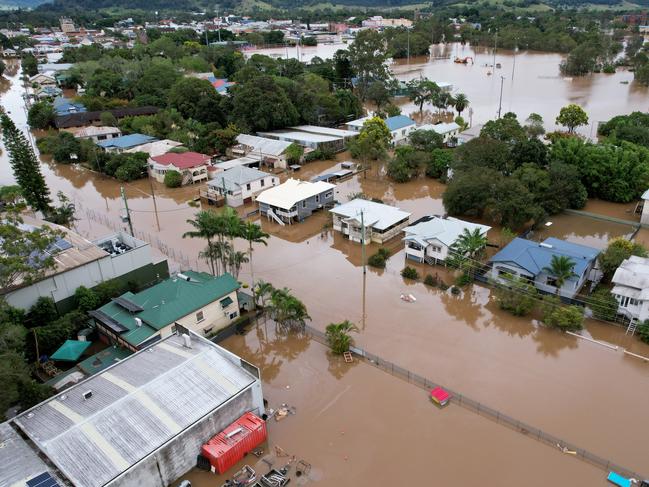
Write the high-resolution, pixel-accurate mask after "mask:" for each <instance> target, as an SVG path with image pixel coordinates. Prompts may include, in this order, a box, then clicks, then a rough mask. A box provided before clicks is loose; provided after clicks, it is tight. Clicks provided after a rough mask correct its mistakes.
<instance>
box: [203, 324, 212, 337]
mask: <svg viewBox="0 0 649 487" xmlns="http://www.w3.org/2000/svg"><path fill="white" fill-rule="evenodd" d="M212 328H214V327H213V326H208V327H207V328H203V333H205V334H206V335H207V334H208V333H209V332H211V331H212Z"/></svg>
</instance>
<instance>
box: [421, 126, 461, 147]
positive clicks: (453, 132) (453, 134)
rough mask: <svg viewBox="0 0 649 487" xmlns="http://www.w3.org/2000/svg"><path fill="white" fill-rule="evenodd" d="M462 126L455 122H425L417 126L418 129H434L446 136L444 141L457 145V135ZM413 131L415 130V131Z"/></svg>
mask: <svg viewBox="0 0 649 487" xmlns="http://www.w3.org/2000/svg"><path fill="white" fill-rule="evenodd" d="M460 128H461V127H460V126H459V125H458V124H456V123H455V122H451V123H436V124H425V125H420V126H419V127H417V128H416V129H415V130H414V131H416V130H432V131H434V132H436V133H438V134H439V135H441V136H442V137H443V138H444V143H445V144H447V145H455V141H457V136H458V134H459V133H460ZM414 131H413V132H414Z"/></svg>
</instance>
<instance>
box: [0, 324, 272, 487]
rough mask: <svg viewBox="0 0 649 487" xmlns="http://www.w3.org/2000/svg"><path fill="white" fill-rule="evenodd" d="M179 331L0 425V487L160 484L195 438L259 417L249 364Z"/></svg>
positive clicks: (188, 456) (180, 466) (176, 472)
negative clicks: (244, 418)
mask: <svg viewBox="0 0 649 487" xmlns="http://www.w3.org/2000/svg"><path fill="white" fill-rule="evenodd" d="M180 332H182V333H183V334H182V335H181V334H173V335H170V336H168V337H166V338H164V339H162V340H160V341H158V342H156V343H155V344H153V345H152V346H151V347H149V348H148V349H147V350H143V351H141V352H139V353H135V354H133V355H131V356H130V357H126V358H123V359H122V360H120V361H119V362H117V363H115V364H113V365H112V366H110V367H108V368H106V369H104V370H103V371H101V372H99V373H97V374H95V375H93V376H92V377H90V378H89V379H87V380H84V381H83V382H80V383H78V384H76V385H74V386H72V387H70V388H69V389H66V390H64V391H63V392H61V393H59V394H57V395H55V396H53V397H51V398H49V399H47V400H46V401H44V402H42V403H40V404H38V405H37V406H35V407H33V408H32V409H30V410H28V411H25V412H23V413H22V414H20V415H18V416H16V417H15V418H13V419H12V420H10V421H9V422H7V423H3V424H0V439H2V441H3V444H4V445H8V446H10V447H9V448H2V449H0V461H1V462H2V469H1V470H0V484H2V485H8V486H9V485H11V486H28V487H45V486H54V485H75V486H83V487H103V486H107V487H130V486H133V485H139V486H145V487H167V486H168V485H170V484H172V483H173V482H175V481H176V480H178V479H179V478H180V477H181V476H182V475H184V474H185V473H187V472H188V471H189V470H190V469H192V468H193V467H194V466H195V465H196V456H197V454H198V453H199V452H200V450H201V445H202V444H203V443H205V441H207V440H208V439H210V438H211V437H213V436H214V435H216V434H217V433H219V432H220V431H222V430H223V429H225V428H226V427H227V426H229V425H230V424H232V423H233V422H234V421H236V420H237V419H238V418H240V417H241V416H242V415H244V414H245V413H247V412H252V413H254V414H256V415H258V416H263V415H264V413H265V409H264V402H263V394H262V388H261V380H260V374H259V370H258V369H257V367H255V366H254V365H251V364H249V363H248V362H245V361H244V360H242V359H241V358H239V357H237V356H236V355H234V354H233V353H231V352H229V351H227V350H225V349H224V348H221V347H220V346H218V345H215V344H214V343H212V342H210V341H209V340H206V339H204V338H202V337H200V336H199V335H197V334H195V333H193V332H191V331H185V330H182V329H181V328H180V327H179V329H178V333H180ZM56 481H58V484H55V483H54V482H56Z"/></svg>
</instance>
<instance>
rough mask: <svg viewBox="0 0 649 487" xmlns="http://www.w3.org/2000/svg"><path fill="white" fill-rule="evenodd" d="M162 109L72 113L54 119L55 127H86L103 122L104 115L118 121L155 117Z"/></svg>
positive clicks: (119, 109)
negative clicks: (107, 114) (139, 117)
mask: <svg viewBox="0 0 649 487" xmlns="http://www.w3.org/2000/svg"><path fill="white" fill-rule="evenodd" d="M159 110H160V109H159V108H158V107H132V108H131V107H126V108H115V109H113V110H97V111H93V112H83V113H71V114H69V115H59V116H57V117H56V118H55V119H54V125H55V126H56V128H57V129H63V128H70V127H85V126H87V125H92V124H94V123H98V122H101V116H102V114H104V113H107V112H108V113H110V114H112V115H113V116H114V117H115V118H116V119H118V120H119V119H122V118H124V117H138V116H141V115H155V114H156V113H158V111H159Z"/></svg>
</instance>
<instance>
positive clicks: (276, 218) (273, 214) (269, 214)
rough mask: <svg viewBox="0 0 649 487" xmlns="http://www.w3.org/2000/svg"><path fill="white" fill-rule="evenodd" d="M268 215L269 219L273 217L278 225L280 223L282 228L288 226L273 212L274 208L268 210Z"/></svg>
mask: <svg viewBox="0 0 649 487" xmlns="http://www.w3.org/2000/svg"><path fill="white" fill-rule="evenodd" d="M266 214H267V215H268V216H269V217H271V218H272V219H273V220H275V221H276V222H277V223H279V224H280V225H281V226H284V225H286V223H284V222H283V221H282V219H281V218H280V217H278V216H277V215H276V214H275V212H274V211H273V209H272V208H268V211H267V212H266Z"/></svg>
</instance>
